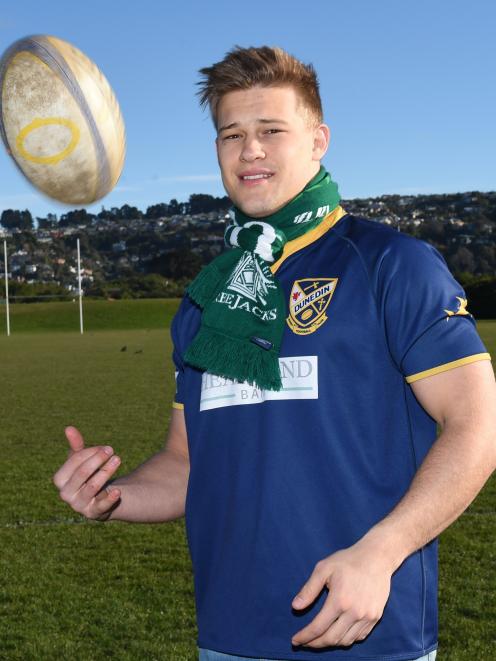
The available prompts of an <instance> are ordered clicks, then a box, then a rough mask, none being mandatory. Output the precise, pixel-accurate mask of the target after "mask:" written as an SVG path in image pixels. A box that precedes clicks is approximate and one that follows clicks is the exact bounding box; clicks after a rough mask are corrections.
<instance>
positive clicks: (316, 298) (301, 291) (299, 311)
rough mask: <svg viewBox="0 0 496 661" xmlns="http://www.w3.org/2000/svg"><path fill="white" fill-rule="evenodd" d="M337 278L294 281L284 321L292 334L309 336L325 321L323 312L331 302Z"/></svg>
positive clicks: (325, 316)
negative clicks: (287, 314)
mask: <svg viewBox="0 0 496 661" xmlns="http://www.w3.org/2000/svg"><path fill="white" fill-rule="evenodd" d="M337 283H338V278H303V279H302V280H295V282H294V284H293V288H292V289H291V294H290V296H289V316H288V317H287V319H286V321H287V324H288V326H289V327H290V328H291V330H292V331H293V333H296V334H297V335H309V334H310V333H314V332H315V331H316V330H317V329H318V328H320V327H321V326H322V324H324V323H325V322H326V321H327V315H326V314H325V311H326V310H327V307H328V305H329V303H330V302H331V298H332V295H333V294H334V291H335V289H336V286H337Z"/></svg>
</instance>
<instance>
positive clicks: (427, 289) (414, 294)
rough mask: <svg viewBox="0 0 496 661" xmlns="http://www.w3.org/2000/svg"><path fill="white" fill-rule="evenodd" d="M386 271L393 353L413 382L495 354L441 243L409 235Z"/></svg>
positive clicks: (386, 318)
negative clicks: (440, 248)
mask: <svg viewBox="0 0 496 661" xmlns="http://www.w3.org/2000/svg"><path fill="white" fill-rule="evenodd" d="M380 271H381V274H380V277H379V283H380V285H379V290H380V294H379V300H380V307H381V316H382V323H383V324H384V327H385V333H386V338H387V343H388V347H389V351H390V354H391V357H392V359H393V361H394V362H395V364H396V365H397V367H398V369H399V370H400V371H401V372H402V374H403V375H404V376H405V379H406V381H407V382H408V383H413V382H414V381H417V380H418V379H422V378H425V377H427V376H431V375H433V374H437V373H439V372H444V371H446V370H449V369H452V368H455V367H459V366H461V365H464V364H468V363H471V362H475V361H478V360H490V358H491V357H490V355H489V353H488V352H487V349H486V347H485V346H484V344H483V343H482V340H481V338H480V337H479V334H478V332H477V329H476V324H475V320H474V318H473V316H472V315H471V314H470V313H469V311H468V310H467V306H468V302H467V297H466V295H465V292H464V290H463V288H462V287H461V285H460V284H459V283H458V282H457V281H456V280H455V279H454V277H453V276H452V275H451V273H450V271H449V269H448V266H447V264H446V262H445V261H444V259H443V257H442V256H441V255H440V253H439V252H438V251H437V250H436V249H435V248H433V247H432V246H430V245H429V244H427V243H425V242H423V241H419V240H416V239H412V238H411V237H403V239H402V240H399V241H397V242H395V244H394V245H393V246H392V247H391V248H390V250H389V251H388V253H387V255H385V256H384V259H383V260H382V262H381V266H380Z"/></svg>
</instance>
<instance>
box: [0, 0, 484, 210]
mask: <svg viewBox="0 0 496 661" xmlns="http://www.w3.org/2000/svg"><path fill="white" fill-rule="evenodd" d="M495 32H496V3H494V2H493V1H492V0H474V1H473V2H471V3H468V2H466V1H465V2H461V1H460V0H430V1H428V0H416V1H415V2H413V1H403V0H377V1H372V0H370V1H367V0H347V1H346V2H345V1H340V2H336V1H334V0H313V2H304V1H303V0H285V2H280V1H277V0H273V1H272V2H270V3H260V2H258V3H236V2H232V0H230V1H225V0H210V1H209V2H204V1H192V0H182V1H181V2H179V1H178V0H171V1H167V0H162V1H161V2H160V1H159V0H155V1H152V0H139V2H136V1H133V2H131V1H129V0H119V1H117V0H104V1H103V0H86V1H85V2H73V1H71V0H64V1H62V0H47V1H46V2H43V3H40V2H39V1H36V2H34V1H32V0H16V1H15V2H13V1H12V0H0V51H2V52H3V50H5V48H7V47H8V46H9V45H10V44H11V43H12V42H13V41H15V40H17V39H19V38H20V37H23V36H26V35H29V34H52V35H55V36H57V37H60V38H62V39H66V40H67V41H70V42H72V43H74V44H75V45H76V46H77V47H78V48H80V49H81V50H83V51H84V52H85V53H86V54H87V55H88V56H89V57H90V58H91V59H93V60H94V61H95V62H96V63H97V64H98V66H99V67H100V68H101V69H102V71H103V72H104V74H105V75H106V76H107V78H108V80H109V82H110V84H111V85H112V87H113V89H114V91H115V93H116V95H117V98H118V100H119V103H120V105H121V110H122V113H123V116H124V120H125V123H126V133H127V156H126V163H125V167H124V170H123V174H122V176H121V179H120V181H119V183H118V185H117V187H116V188H115V189H114V191H112V192H111V193H110V194H109V195H107V196H106V197H105V198H104V199H103V200H102V201H101V202H99V203H97V204H96V205H93V206H92V207H88V208H89V209H90V210H92V211H95V210H96V211H98V210H99V209H100V207H101V205H102V204H104V205H105V206H106V207H111V206H121V205H122V204H124V203H128V204H132V205H136V206H138V207H139V208H141V209H143V210H145V209H146V207H147V206H149V205H150V204H155V203H157V202H161V201H168V200H169V199H171V198H172V197H176V198H177V199H178V200H180V201H181V200H186V199H187V198H188V196H189V195H190V194H191V193H210V194H212V195H223V194H224V191H223V188H222V183H221V181H220V177H219V175H218V166H217V161H216V157H215V151H214V138H215V134H214V130H213V127H212V124H211V122H210V118H209V116H208V114H207V113H204V112H202V111H201V110H200V108H199V107H198V103H197V99H196V97H195V83H196V82H197V80H198V74H197V71H198V69H199V68H200V67H203V66H209V65H211V64H212V63H213V62H216V61H218V60H219V59H222V57H223V56H224V54H225V53H226V51H228V50H229V49H230V48H232V46H233V45H236V44H239V45H241V46H258V45H263V44H267V45H278V46H281V47H283V48H285V49H286V50H288V51H289V52H291V53H292V54H294V55H296V56H297V57H299V58H300V59H301V60H303V61H304V62H312V63H313V65H314V66H315V68H316V69H317V72H318V74H319V79H320V84H321V94H322V100H323V104H324V113H325V120H326V122H327V123H328V124H329V125H330V127H331V133H332V136H331V146H330V149H329V151H328V153H327V155H326V157H325V159H324V164H325V165H326V167H327V168H328V169H329V170H330V172H331V174H332V176H333V178H334V179H335V180H336V181H337V182H338V184H339V186H340V191H341V195H342V196H343V197H344V198H351V197H368V196H376V195H382V194H390V193H400V194H416V193H447V192H457V191H467V190H481V191H489V190H495V189H496V184H495V178H496V163H495V154H496V121H495V120H496V85H495V69H496V40H495V39H494V34H495ZM6 208H14V209H24V208H28V209H30V210H31V212H32V213H33V214H34V215H38V216H40V215H45V214H46V213H48V212H54V213H58V214H60V213H64V212H65V211H66V210H67V209H68V208H70V207H65V206H64V205H61V204H59V203H57V202H55V201H52V200H50V199H48V198H46V197H44V196H43V195H42V194H41V193H38V192H37V191H36V190H34V189H33V188H32V187H31V186H30V185H29V184H28V183H27V182H26V181H25V180H24V179H23V177H22V175H20V174H19V173H18V171H17V169H16V168H15V166H14V164H13V163H12V162H11V161H10V159H9V157H8V156H7V154H6V152H5V150H3V149H2V150H0V212H1V211H2V210H3V209H6Z"/></svg>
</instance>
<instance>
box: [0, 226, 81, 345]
mask: <svg viewBox="0 0 496 661" xmlns="http://www.w3.org/2000/svg"><path fill="white" fill-rule="evenodd" d="M7 260H8V257H7V240H6V239H4V240H3V262H4V278H5V313H6V314H5V318H6V327H7V328H6V330H7V337H8V336H10V297H9V269H8V261H7ZM77 270H78V298H79V331H80V333H81V335H82V334H83V333H84V324H83V288H82V282H81V248H80V245H79V238H78V239H77ZM13 298H26V297H13ZM28 298H58V296H29V297H28ZM0 302H1V299H0Z"/></svg>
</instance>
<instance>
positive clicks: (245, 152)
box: [239, 137, 265, 161]
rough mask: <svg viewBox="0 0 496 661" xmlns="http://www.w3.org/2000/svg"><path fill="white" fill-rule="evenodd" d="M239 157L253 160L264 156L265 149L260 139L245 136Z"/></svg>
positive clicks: (244, 159) (243, 159)
mask: <svg viewBox="0 0 496 661" xmlns="http://www.w3.org/2000/svg"><path fill="white" fill-rule="evenodd" d="M239 158H240V160H242V161H255V160H256V159H257V158H265V151H264V150H263V148H262V145H261V143H260V140H259V139H258V138H256V137H253V138H246V140H245V141H244V143H243V148H242V149H241V154H240V156H239Z"/></svg>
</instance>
